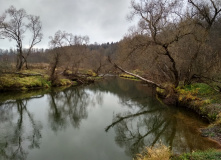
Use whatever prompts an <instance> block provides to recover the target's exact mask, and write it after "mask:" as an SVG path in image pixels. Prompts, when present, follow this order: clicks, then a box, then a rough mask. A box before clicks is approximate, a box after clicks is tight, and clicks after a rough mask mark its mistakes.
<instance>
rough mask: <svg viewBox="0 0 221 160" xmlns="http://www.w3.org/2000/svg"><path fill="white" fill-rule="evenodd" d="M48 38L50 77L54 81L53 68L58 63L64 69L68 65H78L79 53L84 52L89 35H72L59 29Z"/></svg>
mask: <svg viewBox="0 0 221 160" xmlns="http://www.w3.org/2000/svg"><path fill="white" fill-rule="evenodd" d="M49 38H50V39H51V40H50V42H49V46H50V48H51V49H52V50H51V52H52V54H51V55H52V60H51V75H50V77H51V80H52V81H54V80H55V79H56V76H55V70H56V68H57V67H58V65H63V66H65V70H67V68H68V67H69V66H71V68H74V67H79V64H80V63H81V61H82V59H83V58H82V55H81V54H80V53H82V52H85V48H86V47H85V45H86V44H87V43H88V42H89V37H88V36H74V35H73V34H72V33H67V32H65V31H63V32H62V31H60V30H59V31H57V32H56V33H55V35H54V37H49ZM82 47H83V48H82ZM62 63H63V64H62Z"/></svg>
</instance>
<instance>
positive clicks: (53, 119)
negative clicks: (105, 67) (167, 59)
mask: <svg viewBox="0 0 221 160" xmlns="http://www.w3.org/2000/svg"><path fill="white" fill-rule="evenodd" d="M30 94H31V93H30ZM14 96H15V94H11V95H8V94H7V95H5V94H1V95H0V97H1V99H4V101H2V102H1V103H0V159H2V160H8V159H10V160H13V159H15V160H17V159H21V160H26V159H27V160H39V159H47V160H61V159H62V160H73V159H79V160H80V159H81V160H87V159H90V160H113V159H116V160H118V159H119V160H132V157H133V156H134V155H135V154H137V153H138V152H140V151H141V150H142V149H143V148H144V147H145V146H152V145H155V144H157V143H159V142H160V141H161V142H162V143H163V144H165V145H167V146H171V149H172V151H173V152H174V153H182V152H188V151H192V150H198V149H200V150H204V149H208V148H218V147H219V145H218V144H217V143H215V142H213V141H210V140H208V139H206V138H204V137H201V136H200V133H199V132H198V130H199V128H201V127H205V126H206V125H207V124H206V123H204V122H202V121H201V120H199V118H198V117H197V116H196V115H195V114H192V113H188V114H187V112H186V111H184V110H182V109H178V108H176V107H168V106H165V105H163V104H161V103H160V102H159V101H157V100H156V99H155V96H153V94H152V90H151V88H148V87H147V86H144V85H143V84H141V83H140V82H134V81H129V80H124V79H120V78H109V79H107V80H104V81H101V82H97V83H95V84H93V85H89V86H80V87H72V88H68V89H65V90H63V91H56V90H54V91H51V92H49V93H47V94H43V93H41V94H40V93H39V94H38V95H35V96H32V97H30V96H29V98H27V96H24V98H17V99H16V100H13V99H12V97H14ZM22 96H23V95H19V97H22ZM25 97H26V98H25ZM10 99H11V100H10Z"/></svg>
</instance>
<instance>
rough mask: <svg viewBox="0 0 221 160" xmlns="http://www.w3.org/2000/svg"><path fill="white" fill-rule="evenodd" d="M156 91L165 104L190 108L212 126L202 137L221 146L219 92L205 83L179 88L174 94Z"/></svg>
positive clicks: (203, 132)
mask: <svg viewBox="0 0 221 160" xmlns="http://www.w3.org/2000/svg"><path fill="white" fill-rule="evenodd" d="M156 91H157V94H158V96H159V97H160V98H161V99H162V101H163V102H164V103H172V104H173V105H176V106H178V107H185V108H188V109H190V110H192V111H194V112H196V113H197V114H199V115H200V116H201V117H202V118H203V119H206V120H207V121H208V122H209V123H210V125H209V126H208V127H207V128H203V129H201V134H202V136H204V137H208V138H211V139H213V140H215V141H217V142H218V143H219V144H221V95H220V93H219V92H217V91H215V90H214V89H213V88H211V87H210V86H209V85H207V84H205V83H194V84H192V85H187V86H179V87H177V88H175V89H174V90H173V92H172V94H171V93H166V92H165V90H162V89H159V88H157V89H156Z"/></svg>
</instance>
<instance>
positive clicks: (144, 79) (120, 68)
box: [108, 56, 165, 89]
mask: <svg viewBox="0 0 221 160" xmlns="http://www.w3.org/2000/svg"><path fill="white" fill-rule="evenodd" d="M108 61H109V62H110V63H111V64H112V65H114V67H115V68H117V69H119V70H120V71H122V72H124V73H126V74H129V75H131V76H134V77H136V78H138V79H140V80H142V81H144V82H146V83H148V84H150V85H153V86H154V87H158V88H161V89H165V87H163V86H162V85H161V84H158V83H156V82H153V81H151V80H148V79H146V78H143V77H141V76H139V75H137V74H134V73H131V72H129V71H126V70H125V69H123V68H122V67H120V66H118V65H117V64H116V63H114V62H112V60H111V58H110V56H108Z"/></svg>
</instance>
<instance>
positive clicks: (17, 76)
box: [0, 69, 76, 91]
mask: <svg viewBox="0 0 221 160" xmlns="http://www.w3.org/2000/svg"><path fill="white" fill-rule="evenodd" d="M67 85H76V82H72V81H70V80H69V79H66V78H64V77H60V78H58V79H57V80H56V81H55V83H53V84H52V83H51V81H50V80H49V76H48V74H47V73H46V72H45V71H44V70H40V69H37V70H23V71H21V72H15V73H10V74H1V75H0V90H1V91H10V90H11V91H12V90H31V89H41V88H50V87H52V86H67Z"/></svg>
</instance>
